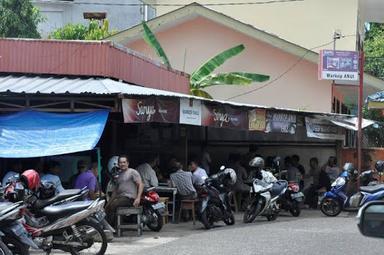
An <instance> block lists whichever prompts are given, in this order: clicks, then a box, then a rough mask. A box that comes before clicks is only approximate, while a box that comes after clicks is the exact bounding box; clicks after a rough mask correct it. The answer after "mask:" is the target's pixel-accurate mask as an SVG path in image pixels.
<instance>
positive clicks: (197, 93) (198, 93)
mask: <svg viewBox="0 0 384 255" xmlns="http://www.w3.org/2000/svg"><path fill="white" fill-rule="evenodd" d="M191 94H192V95H194V96H197V97H204V98H209V99H212V96H211V95H210V94H208V92H205V91H204V90H202V89H191Z"/></svg>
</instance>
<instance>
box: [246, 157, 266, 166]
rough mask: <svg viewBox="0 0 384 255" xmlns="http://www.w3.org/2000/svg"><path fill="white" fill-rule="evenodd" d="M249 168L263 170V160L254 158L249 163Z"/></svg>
mask: <svg viewBox="0 0 384 255" xmlns="http://www.w3.org/2000/svg"><path fill="white" fill-rule="evenodd" d="M249 166H251V167H258V168H263V167H264V159H263V158H261V157H255V158H253V159H252V160H251V161H249Z"/></svg>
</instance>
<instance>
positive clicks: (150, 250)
mask: <svg viewBox="0 0 384 255" xmlns="http://www.w3.org/2000/svg"><path fill="white" fill-rule="evenodd" d="M240 217H241V215H238V218H239V220H240ZM188 224H190V225H188ZM183 225H184V228H182V226H177V227H176V228H180V229H175V230H172V228H175V227H174V226H175V225H173V226H172V225H171V226H169V227H168V230H167V227H166V228H165V229H164V233H161V232H160V233H159V234H158V235H153V233H149V232H147V233H144V237H143V238H139V239H137V240H135V239H134V238H133V239H129V238H128V239H124V238H123V239H118V240H116V242H114V243H112V244H110V247H109V249H108V253H109V254H142V255H144V254H145V255H149V254H154V255H163V254H164V255H173V254H175V255H176V254H177V255H194V254H196V255H203V254H204V255H205V254H223V255H224V254H228V255H229V254H231V255H233V254H265V255H272V254H279V255H280V254H295V255H296V254H314V255H317V254H319V255H320V254H321V255H324V254H364V255H371V254H372V255H373V254H382V253H383V251H384V239H372V238H366V237H364V236H362V235H361V234H360V233H359V232H358V229H357V226H356V219H355V215H354V214H350V213H342V214H341V215H340V216H339V217H336V218H328V217H325V216H323V215H322V214H321V213H320V212H318V211H308V210H307V211H304V212H303V215H302V216H301V217H299V218H293V217H288V216H285V217H284V216H282V217H279V218H278V219H277V220H276V221H274V222H268V221H266V220H265V219H259V220H257V221H256V222H254V223H252V224H249V225H248V224H247V225H246V224H243V223H239V224H236V225H235V226H232V227H227V226H224V225H220V226H219V227H216V228H215V229H211V230H209V231H205V230H202V229H201V225H198V226H197V227H196V228H195V229H193V228H192V227H191V223H187V225H185V224H183ZM185 227H186V228H187V229H185ZM145 235H147V237H146V236H145ZM148 235H150V236H148Z"/></svg>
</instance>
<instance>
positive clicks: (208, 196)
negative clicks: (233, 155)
mask: <svg viewBox="0 0 384 255" xmlns="http://www.w3.org/2000/svg"><path fill="white" fill-rule="evenodd" d="M235 182H236V173H235V171H234V170H233V169H230V168H225V167H221V168H220V172H219V173H218V174H214V175H212V176H211V177H209V178H207V179H205V181H204V184H203V185H202V186H201V188H200V190H199V191H198V192H199V200H200V209H199V213H198V216H199V220H200V221H201V223H203V225H204V227H205V228H206V229H210V228H211V227H212V226H213V223H214V222H217V221H224V223H225V224H227V225H233V224H235V216H234V215H233V212H232V209H231V206H230V204H229V195H228V194H229V192H230V191H231V187H232V185H234V184H235Z"/></svg>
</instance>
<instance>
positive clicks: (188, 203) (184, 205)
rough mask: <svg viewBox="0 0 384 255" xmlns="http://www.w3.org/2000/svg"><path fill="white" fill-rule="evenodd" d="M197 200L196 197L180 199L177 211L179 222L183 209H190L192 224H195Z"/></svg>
mask: <svg viewBox="0 0 384 255" xmlns="http://www.w3.org/2000/svg"><path fill="white" fill-rule="evenodd" d="M197 202H199V200H197V199H183V200H181V201H180V211H179V219H178V221H179V222H180V218H181V212H182V211H183V210H190V211H192V220H193V225H196V203H197Z"/></svg>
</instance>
